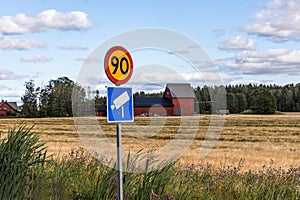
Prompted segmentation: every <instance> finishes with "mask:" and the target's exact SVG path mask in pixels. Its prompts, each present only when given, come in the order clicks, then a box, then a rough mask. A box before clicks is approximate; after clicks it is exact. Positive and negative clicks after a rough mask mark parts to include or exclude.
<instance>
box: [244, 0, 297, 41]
mask: <svg viewBox="0 0 300 200" xmlns="http://www.w3.org/2000/svg"><path fill="white" fill-rule="evenodd" d="M254 18H255V19H256V23H254V24H249V25H246V26H245V27H244V29H243V30H244V31H245V32H247V33H250V34H257V35H259V36H267V37H274V38H275V39H273V41H274V42H284V41H287V40H299V39H300V26H299V24H300V1H299V0H291V1H283V0H273V1H271V2H269V3H268V4H267V5H266V7H265V9H264V10H262V11H260V12H258V13H256V14H255V15H254ZM278 38H279V39H278Z"/></svg>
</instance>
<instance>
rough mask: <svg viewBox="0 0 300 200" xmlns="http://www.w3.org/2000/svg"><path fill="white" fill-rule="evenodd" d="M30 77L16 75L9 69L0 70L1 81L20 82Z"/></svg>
mask: <svg viewBox="0 0 300 200" xmlns="http://www.w3.org/2000/svg"><path fill="white" fill-rule="evenodd" d="M28 77H29V76H28V75H24V74H15V73H14V72H12V71H10V70H7V69H0V80H18V79H23V78H28Z"/></svg>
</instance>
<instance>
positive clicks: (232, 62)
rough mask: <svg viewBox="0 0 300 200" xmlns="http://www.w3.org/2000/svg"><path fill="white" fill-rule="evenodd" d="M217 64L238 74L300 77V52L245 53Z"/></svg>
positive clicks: (275, 50)
mask: <svg viewBox="0 0 300 200" xmlns="http://www.w3.org/2000/svg"><path fill="white" fill-rule="evenodd" d="M215 63H216V64H217V65H218V66H222V67H226V68H228V69H229V70H230V71H232V72H235V73H237V74H252V75H262V74H274V75H280V74H288V75H300V68H299V66H300V50H293V49H269V50H266V51H243V52H239V53H237V54H235V56H234V57H233V58H227V59H220V60H216V61H215Z"/></svg>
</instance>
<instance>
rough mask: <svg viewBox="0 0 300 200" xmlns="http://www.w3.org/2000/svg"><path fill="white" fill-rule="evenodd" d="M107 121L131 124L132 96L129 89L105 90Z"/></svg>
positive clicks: (112, 88)
mask: <svg viewBox="0 0 300 200" xmlns="http://www.w3.org/2000/svg"><path fill="white" fill-rule="evenodd" d="M107 121H108V122H133V94H132V88H130V87H108V88H107Z"/></svg>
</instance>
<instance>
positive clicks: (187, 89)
mask: <svg viewBox="0 0 300 200" xmlns="http://www.w3.org/2000/svg"><path fill="white" fill-rule="evenodd" d="M164 98H168V99H170V100H171V101H172V103H173V104H174V107H173V113H174V115H179V116H192V115H194V113H195V108H194V101H195V93H194V90H193V88H192V87H191V85H190V84H189V83H168V84H167V87H166V89H165V92H164Z"/></svg>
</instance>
